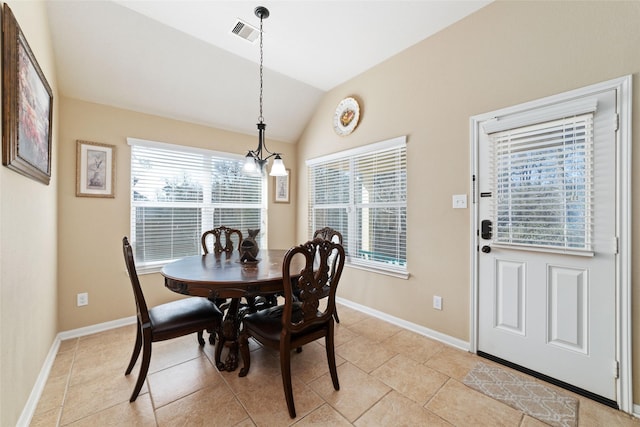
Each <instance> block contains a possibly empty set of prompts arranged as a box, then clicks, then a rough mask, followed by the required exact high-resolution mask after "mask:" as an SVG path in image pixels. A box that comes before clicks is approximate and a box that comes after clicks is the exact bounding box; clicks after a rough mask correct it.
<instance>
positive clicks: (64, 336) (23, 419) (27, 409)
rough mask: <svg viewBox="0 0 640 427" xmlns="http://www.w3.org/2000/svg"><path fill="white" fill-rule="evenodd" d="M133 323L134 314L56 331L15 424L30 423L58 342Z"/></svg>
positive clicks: (45, 382)
mask: <svg viewBox="0 0 640 427" xmlns="http://www.w3.org/2000/svg"><path fill="white" fill-rule="evenodd" d="M134 323H136V316H130V317H125V318H123V319H118V320H112V321H110V322H104V323H99V324H97V325H91V326H86V327H84V328H78V329H73V330H70V331H65V332H60V333H58V335H56V337H55V339H54V340H53V344H51V348H50V349H49V353H48V354H47V357H46V358H45V360H44V363H43V364H42V368H41V369H40V374H38V378H37V379H36V383H35V384H34V385H33V388H32V389H31V394H30V395H29V399H27V403H26V404H25V405H24V408H23V409H22V413H21V414H20V418H19V419H18V422H17V426H18V427H27V426H28V425H29V424H30V423H31V419H32V418H33V414H34V413H35V411H36V407H37V406H38V402H39V401H40V397H41V396H42V391H43V390H44V386H45V385H46V384H47V380H48V379H49V373H51V367H52V366H53V362H55V360H56V355H57V354H58V350H59V349H60V343H61V342H62V341H64V340H68V339H71V338H78V337H82V336H85V335H91V334H95V333H97V332H102V331H107V330H109V329H115V328H119V327H122V326H127V325H132V324H134Z"/></svg>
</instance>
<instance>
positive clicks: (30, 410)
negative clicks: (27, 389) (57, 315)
mask: <svg viewBox="0 0 640 427" xmlns="http://www.w3.org/2000/svg"><path fill="white" fill-rule="evenodd" d="M59 348H60V338H59V336H56V338H55V339H54V340H53V344H51V348H50V349H49V353H48V354H47V357H46V358H45V359H44V363H43V364H42V368H40V373H39V374H38V378H36V383H35V384H34V385H33V388H32V389H31V394H29V398H28V399H27V403H26V404H25V405H24V408H23V409H22V413H21V414H20V418H18V422H17V423H16V425H17V426H18V427H27V426H28V425H29V424H30V423H31V418H33V414H34V412H35V411H36V407H37V406H38V402H39V401H40V396H42V391H43V390H44V386H45V385H46V384H47V379H48V378H49V373H50V372H51V367H52V366H53V362H54V361H55V360H56V354H58V349H59Z"/></svg>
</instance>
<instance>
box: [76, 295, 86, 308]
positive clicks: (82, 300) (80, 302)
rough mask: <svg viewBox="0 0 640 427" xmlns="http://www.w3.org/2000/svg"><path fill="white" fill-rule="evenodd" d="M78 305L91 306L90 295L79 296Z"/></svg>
mask: <svg viewBox="0 0 640 427" xmlns="http://www.w3.org/2000/svg"><path fill="white" fill-rule="evenodd" d="M76 304H77V306H78V307H82V306H83V305H89V294H88V293H87V292H83V293H80V294H78V295H77V297H76Z"/></svg>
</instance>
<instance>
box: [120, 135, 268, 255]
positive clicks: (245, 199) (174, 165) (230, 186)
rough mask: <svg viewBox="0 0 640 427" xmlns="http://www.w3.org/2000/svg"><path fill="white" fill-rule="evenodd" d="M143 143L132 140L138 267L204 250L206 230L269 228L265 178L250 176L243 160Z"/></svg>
mask: <svg viewBox="0 0 640 427" xmlns="http://www.w3.org/2000/svg"><path fill="white" fill-rule="evenodd" d="M137 141H138V140H134V142H133V143H131V142H130V143H131V237H132V239H131V240H132V241H133V245H134V249H135V257H136V262H137V263H138V265H141V266H143V267H144V266H145V265H147V266H154V265H162V264H164V263H166V262H167V261H170V260H173V259H177V258H181V257H184V256H187V255H197V254H200V253H201V252H202V247H201V244H200V237H201V236H202V233H203V232H204V231H206V230H210V229H212V228H214V227H218V226H221V225H224V226H227V227H230V228H236V229H239V230H241V231H242V232H243V234H244V233H245V232H246V230H247V229H248V228H252V229H253V228H262V229H263V230H264V227H263V226H262V224H263V218H264V215H265V207H264V206H263V194H264V191H263V185H264V179H263V178H262V177H260V176H247V175H244V174H243V173H242V167H243V158H241V157H239V156H234V155H232V154H226V153H217V152H213V151H208V150H197V149H193V148H189V147H181V146H174V145H168V144H160V143H149V142H147V143H140V142H137ZM263 236H264V233H261V236H260V237H263ZM260 245H261V246H263V245H264V242H260Z"/></svg>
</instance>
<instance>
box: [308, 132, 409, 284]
mask: <svg viewBox="0 0 640 427" xmlns="http://www.w3.org/2000/svg"><path fill="white" fill-rule="evenodd" d="M406 140H407V139H406V136H400V137H396V138H392V139H389V140H385V141H381V142H377V143H373V144H369V145H366V146H363V147H358V148H354V149H351V150H346V151H341V152H338V153H333V154H330V155H327V156H322V157H318V158H314V159H310V160H307V161H306V165H307V168H308V175H309V193H308V194H309V199H308V209H309V223H308V233H309V237H311V236H312V235H313V232H314V230H315V229H317V228H322V227H324V226H326V225H327V224H316V221H315V218H314V209H317V208H337V207H343V208H344V209H345V210H346V212H347V217H348V220H347V223H348V230H346V231H345V230H338V231H340V232H341V233H342V234H343V235H344V236H346V242H345V243H346V244H345V251H346V252H347V260H346V265H347V266H349V267H352V268H357V269H362V270H366V271H372V272H376V273H381V274H386V275H390V276H394V277H399V278H402V279H407V278H408V277H409V272H408V267H407V262H406V259H405V262H404V264H392V263H385V262H380V261H374V260H371V259H365V258H364V257H361V256H356V255H354V254H358V253H359V251H358V248H357V247H356V246H357V241H358V240H360V239H361V237H362V236H359V234H360V230H358V229H357V228H358V226H357V217H356V215H357V212H358V209H362V208H363V207H366V208H375V207H377V206H376V204H374V203H356V200H355V197H354V191H349V194H350V196H349V202H348V203H342V204H340V205H323V206H317V205H315V204H314V195H313V193H314V188H313V185H314V183H313V179H312V174H313V172H312V169H313V168H314V167H316V166H320V165H322V164H327V163H330V162H335V161H344V162H345V163H347V162H348V164H349V166H348V167H349V170H350V171H353V170H354V162H355V159H356V158H357V157H359V156H364V155H368V154H370V155H374V154H376V153H380V152H383V151H388V150H394V149H402V150H406ZM405 156H406V151H405ZM404 174H405V179H406V160H405V163H404ZM350 175H351V179H350V183H349V187H350V188H351V189H353V188H355V184H354V182H353V179H355V178H354V174H353V173H352V174H350ZM404 188H405V189H406V182H405V185H404ZM403 196H404V197H403V200H402V201H399V202H395V203H394V204H393V205H389V207H396V208H401V209H404V212H405V215H406V208H407V203H406V193H405V194H404V195H403ZM405 227H406V225H405ZM407 234H408V231H407V230H405V233H404V235H405V241H404V247H405V248H406V235H407ZM356 236H359V238H356ZM405 250H406V249H405ZM405 258H406V253H405Z"/></svg>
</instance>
